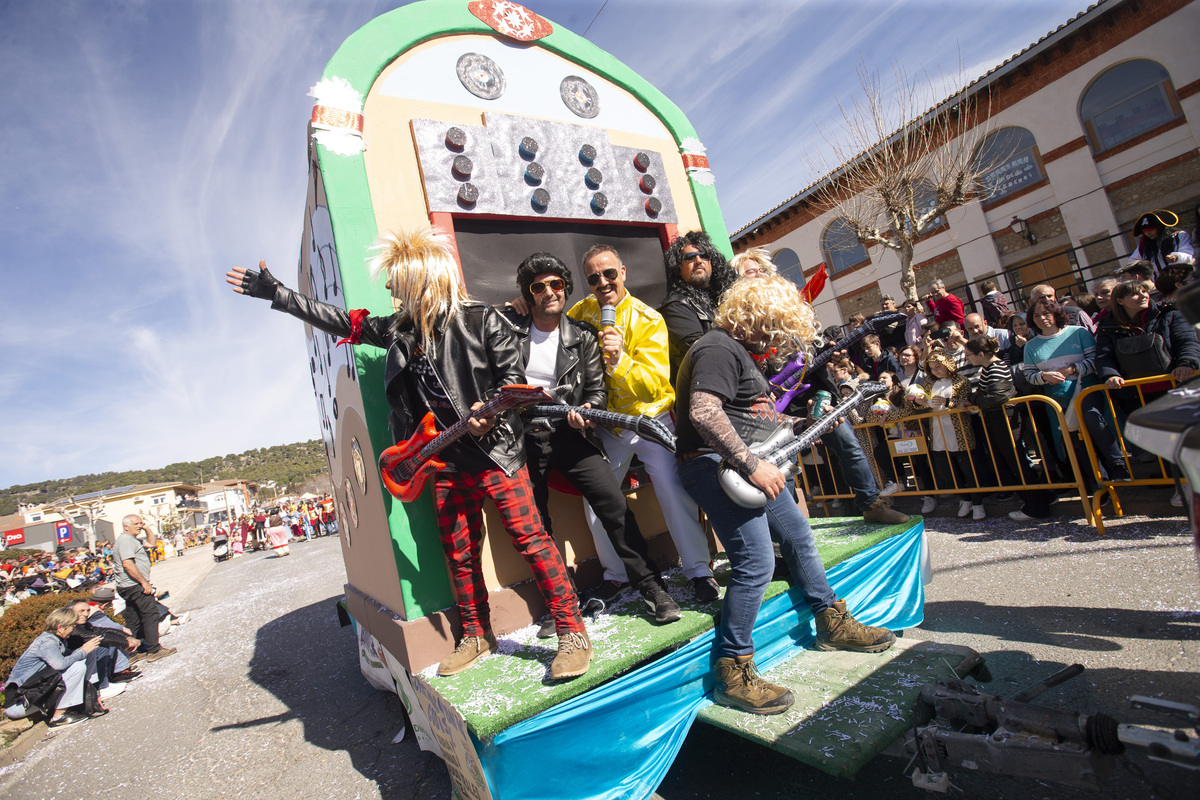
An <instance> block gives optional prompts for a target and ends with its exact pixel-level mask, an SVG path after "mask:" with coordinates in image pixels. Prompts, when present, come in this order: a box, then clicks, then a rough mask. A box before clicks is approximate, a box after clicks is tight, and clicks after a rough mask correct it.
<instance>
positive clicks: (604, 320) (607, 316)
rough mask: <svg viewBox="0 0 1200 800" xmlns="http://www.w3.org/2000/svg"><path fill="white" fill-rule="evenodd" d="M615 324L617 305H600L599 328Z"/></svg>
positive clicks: (612, 326) (614, 325)
mask: <svg viewBox="0 0 1200 800" xmlns="http://www.w3.org/2000/svg"><path fill="white" fill-rule="evenodd" d="M616 326H617V307H616V306H600V330H604V329H605V328H615V327H616Z"/></svg>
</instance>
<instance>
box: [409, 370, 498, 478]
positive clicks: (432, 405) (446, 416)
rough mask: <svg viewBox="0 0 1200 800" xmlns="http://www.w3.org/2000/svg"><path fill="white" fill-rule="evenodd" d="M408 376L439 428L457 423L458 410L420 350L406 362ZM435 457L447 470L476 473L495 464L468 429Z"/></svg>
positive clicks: (418, 396) (442, 429)
mask: <svg viewBox="0 0 1200 800" xmlns="http://www.w3.org/2000/svg"><path fill="white" fill-rule="evenodd" d="M408 377H409V379H410V381H411V382H412V387H413V390H414V394H415V395H416V397H417V399H418V400H419V401H420V402H421V403H422V404H424V406H425V407H426V408H427V409H429V410H430V411H432V412H433V418H434V419H435V420H437V428H438V430H439V431H444V430H446V429H447V428H449V427H450V426H451V425H453V424H454V423H456V422H458V420H459V416H458V412H457V411H455V410H454V404H453V403H451V402H450V398H449V397H448V396H447V395H446V390H445V388H444V387H443V386H442V382H441V381H440V380H439V379H438V376H437V373H436V372H434V369H433V365H432V364H430V363H429V359H428V358H426V356H425V354H424V353H422V352H419V351H418V352H417V353H416V354H414V355H413V358H412V360H411V361H410V362H409V369H408ZM436 457H437V458H438V460H440V461H444V462H445V463H446V471H447V472H479V471H481V470H484V469H487V468H488V467H492V466H495V465H494V464H493V463H492V462H491V460H490V459H489V458H488V457H487V454H486V453H484V452H483V450H482V449H480V447H479V443H478V442H477V441H476V439H475V437H474V436H472V435H471V434H470V433H469V432H468V433H466V434H464V435H463V436H462V438H460V439H459V440H458V441H456V442H454V443H453V444H451V445H450V446H449V447H447V448H446V449H444V450H442V452H440V453H438V455H437V456H436Z"/></svg>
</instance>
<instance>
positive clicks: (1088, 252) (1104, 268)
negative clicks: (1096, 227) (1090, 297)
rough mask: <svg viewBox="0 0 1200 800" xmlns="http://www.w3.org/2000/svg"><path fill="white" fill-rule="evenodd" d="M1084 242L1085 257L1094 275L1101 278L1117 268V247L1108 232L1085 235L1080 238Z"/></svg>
mask: <svg viewBox="0 0 1200 800" xmlns="http://www.w3.org/2000/svg"><path fill="white" fill-rule="evenodd" d="M1079 241H1080V242H1081V243H1082V244H1083V257H1084V258H1085V259H1087V263H1088V264H1089V265H1092V264H1095V265H1097V266H1094V267H1093V268H1092V277H1093V278H1099V277H1100V276H1102V275H1108V274H1109V273H1110V272H1112V271H1113V270H1114V269H1116V262H1115V261H1114V260H1113V259H1115V258H1116V257H1117V248H1116V247H1115V246H1114V245H1113V240H1112V238H1111V237H1110V236H1109V235H1108V234H1107V233H1097V234H1096V235H1095V236H1085V237H1084V238H1082V239H1080V240H1079Z"/></svg>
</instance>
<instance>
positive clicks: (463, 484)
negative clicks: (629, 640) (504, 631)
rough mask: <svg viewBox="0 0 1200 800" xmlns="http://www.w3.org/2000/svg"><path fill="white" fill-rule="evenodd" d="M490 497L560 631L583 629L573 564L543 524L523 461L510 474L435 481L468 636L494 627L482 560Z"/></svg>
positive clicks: (490, 472) (458, 475) (454, 475)
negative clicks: (570, 573) (485, 509)
mask: <svg viewBox="0 0 1200 800" xmlns="http://www.w3.org/2000/svg"><path fill="white" fill-rule="evenodd" d="M485 497H490V498H492V501H493V502H495V504H496V508H497V510H499V512H500V518H501V519H502V520H503V521H504V527H505V528H506V529H507V530H508V535H509V536H510V537H511V538H512V542H513V546H514V547H516V548H517V552H518V553H520V554H521V556H522V558H524V559H525V561H526V563H528V564H529V568H530V569H531V570H533V577H534V580H535V581H536V582H537V586H538V589H539V590H540V591H541V593H542V598H543V599H544V600H545V601H546V606H547V608H549V609H550V614H551V615H552V616H553V617H554V622H555V626H556V627H557V629H558V632H559V634H560V635H561V634H563V633H566V632H569V631H576V632H582V631H583V630H584V626H583V619H582V618H581V617H580V616H579V610H578V609H579V604H578V601H577V600H576V598H575V592H574V590H572V589H571V584H570V581H569V580H568V578H567V566H566V564H564V563H563V560H562V555H561V554H560V553H559V552H558V548H557V547H556V546H555V544H554V540H553V539H551V538H550V536H549V535H548V534H547V533H546V529H545V528H544V527H543V526H542V518H541V517H540V516H539V515H538V510H537V505H536V504H535V503H534V500H533V485H532V484H531V483H530V482H529V471H528V470H527V469H526V468H525V467H524V466H522V467H521V468H520V469H519V470H518V471H517V472H516V473H515V474H514V475H513V476H512V477H511V478H510V477H508V476H507V475H505V474H504V470H502V469H500V468H499V467H492V468H490V469H486V470H482V471H480V472H442V473H439V474H438V476H437V478H436V479H435V480H434V484H433V500H434V503H435V505H436V508H437V519H438V532H439V534H440V537H441V540H442V550H443V552H445V554H446V563H447V564H449V565H450V579H451V581H452V582H453V584H454V593H455V595H456V596H457V597H458V611H459V614H460V616H461V617H462V627H463V636H483V635H484V634H485V633H487V632H488V631H490V630H491V628H492V625H491V618H490V615H489V608H488V591H487V586H486V584H485V583H484V581H483V567H482V561H481V557H482V541H483V501H484V498H485Z"/></svg>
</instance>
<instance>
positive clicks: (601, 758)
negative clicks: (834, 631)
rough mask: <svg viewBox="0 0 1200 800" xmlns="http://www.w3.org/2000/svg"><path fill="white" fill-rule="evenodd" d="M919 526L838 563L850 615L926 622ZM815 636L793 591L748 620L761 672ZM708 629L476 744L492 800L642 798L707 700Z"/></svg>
mask: <svg viewBox="0 0 1200 800" xmlns="http://www.w3.org/2000/svg"><path fill="white" fill-rule="evenodd" d="M923 531H924V523H919V524H917V525H916V526H914V527H913V528H911V529H910V530H908V531H905V532H904V533H902V534H899V535H898V536H893V537H892V538H890V539H887V540H885V541H883V542H880V543H879V544H877V545H875V546H874V547H871V548H869V549H867V550H864V551H863V552H861V553H859V554H857V555H855V556H853V557H851V558H849V559H847V560H846V561H843V562H842V563H841V564H838V565H837V566H836V567H834V568H832V569H830V570H829V572H828V577H829V583H830V585H831V586H832V587H833V589H834V591H836V592H837V593H838V596H839V597H841V598H842V599H844V600H846V603H847V605H848V606H849V608H850V609H851V610H852V611H853V612H854V616H855V618H856V619H858V620H859V621H860V622H863V623H864V624H867V625H880V626H884V627H887V628H891V629H893V630H899V629H902V628H909V627H912V626H914V625H919V624H920V623H921V622H922V620H923V619H924V605H925V588H924V585H923V583H922V581H921V570H920V561H921V536H922V532H923ZM814 638H815V628H814V624H813V617H812V613H811V612H810V611H809V610H808V606H807V605H806V604H805V603H804V600H803V598H802V597H800V595H799V592H796V591H795V590H793V591H790V592H786V593H784V594H781V595H778V596H776V597H773V598H771V599H770V600H769V601H767V602H766V603H764V604H763V606H762V610H761V611H760V613H759V616H758V621H757V623H756V624H755V627H754V644H755V648H756V651H755V662H756V663H757V664H758V666H759V668H760V669H762V670H766V669H769V668H770V667H771V666H772V665H773V664H776V663H778V662H779V661H781V660H783V659H786V658H788V657H789V656H790V655H792V654H794V653H795V652H797V651H798V650H800V649H803V648H805V647H807V646H808V645H809V644H811V643H812V641H813V639H814ZM715 641H716V631H715V630H714V631H709V632H708V633H707V634H705V635H703V636H700V637H698V638H696V639H694V640H693V641H691V642H690V643H688V644H687V645H686V646H684V647H682V648H681V649H679V650H677V651H676V652H674V653H672V654H671V655H669V656H666V657H664V658H661V659H659V660H658V661H655V662H654V663H652V664H649V665H648V666H645V667H642V668H641V669H638V670H636V671H635V672H632V673H630V674H628V675H625V676H623V677H621V678H619V679H617V680H615V681H612V682H611V683H607V684H605V685H603V686H599V687H597V688H595V689H593V690H591V691H590V692H587V693H585V694H582V695H580V696H578V697H575V698H572V699H571V700H568V701H567V702H565V703H561V704H559V705H557V706H555V707H554V708H551V709H549V710H547V711H545V712H543V713H541V714H539V715H538V716H536V717H533V718H531V719H527V720H525V721H523V722H519V723H517V724H516V725H513V726H512V727H510V728H508V729H506V730H504V731H502V732H501V733H500V734H498V735H497V736H496V737H495V738H494V739H493V740H492V741H491V742H489V743H487V744H483V743H480V742H476V743H475V745H476V750H477V751H478V753H479V758H480V761H481V762H482V763H483V769H484V772H485V774H486V775H487V779H488V785H489V787H490V788H491V791H492V797H493V798H495V800H543V799H544V798H545V797H548V796H549V794H548V792H549V787H548V786H547V783H546V781H548V780H551V779H553V781H554V788H553V792H552V793H553V795H554V797H556V798H559V800H617V798H639V799H640V798H645V797H648V796H650V794H652V793H653V792H654V790H655V788H657V786H658V785H659V783H660V782H661V781H662V779H663V777H664V776H665V775H666V773H667V770H668V769H669V768H670V767H671V763H672V762H673V761H674V760H675V756H676V755H677V754H678V752H679V748H680V747H681V746H682V745H683V739H684V737H685V736H686V735H687V732H688V729H689V728H690V727H691V724H692V720H693V719H695V716H696V712H697V711H698V710H700V709H701V708H703V707H705V706H706V705H708V704H709V703H711V702H712V700H711V694H712V688H713V687H712V677H711V675H712V664H713V661H714V659H715V655H714V652H713V648H714V644H715Z"/></svg>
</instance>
